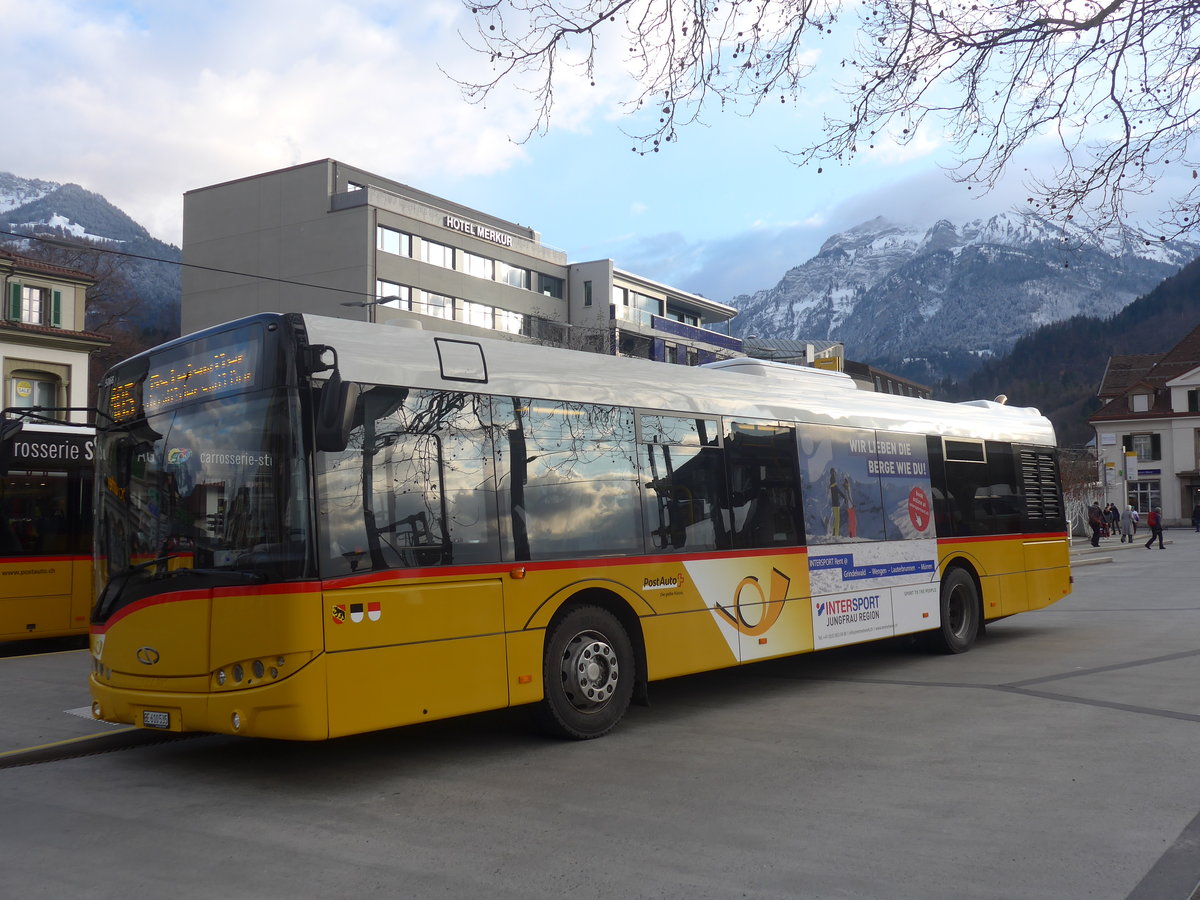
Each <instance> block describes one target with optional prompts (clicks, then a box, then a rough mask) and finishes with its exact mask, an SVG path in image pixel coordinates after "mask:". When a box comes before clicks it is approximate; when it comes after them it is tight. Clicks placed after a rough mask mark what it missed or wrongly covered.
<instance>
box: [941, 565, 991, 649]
mask: <svg viewBox="0 0 1200 900" xmlns="http://www.w3.org/2000/svg"><path fill="white" fill-rule="evenodd" d="M941 617H942V624H941V627H939V628H938V630H937V631H934V632H932V633H931V634H930V639H931V648H932V649H933V650H935V651H937V652H939V653H966V652H967V651H968V650H970V649H971V648H972V647H973V646H974V645H975V638H976V637H978V636H979V630H980V626H981V624H982V612H981V607H980V605H979V591H978V589H977V588H976V587H975V579H974V578H972V577H971V574H970V573H969V572H967V571H966V570H965V569H950V570H949V571H948V572H946V574H945V575H944V576H943V578H942V595H941Z"/></svg>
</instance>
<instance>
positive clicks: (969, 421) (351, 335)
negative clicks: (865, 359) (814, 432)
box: [300, 314, 1055, 445]
mask: <svg viewBox="0 0 1200 900" xmlns="http://www.w3.org/2000/svg"><path fill="white" fill-rule="evenodd" d="M300 318H301V319H302V321H303V323H304V327H305V330H306V332H307V336H308V340H309V342H310V343H313V344H328V345H330V346H332V347H334V348H335V349H336V350H337V354H338V360H339V368H340V371H341V376H342V378H343V379H347V380H350V381H356V382H360V383H364V384H394V385H403V386H406V387H416V388H429V389H440V390H464V391H477V392H479V393H486V394H496V395H501V396H514V397H530V398H536V399H546V400H550V399H560V400H569V401H574V402H579V403H602V404H610V405H620V406H632V407H638V408H641V409H649V410H655V411H662V412H677V413H684V414H687V415H709V416H715V415H725V416H744V417H748V418H749V417H752V418H760V419H772V420H780V421H800V422H813V423H823V424H830V425H847V426H854V427H859V428H872V429H882V430H889V431H899V432H910V433H920V434H941V435H946V436H951V437H972V438H984V439H995V440H1009V441H1017V442H1020V443H1030V444H1040V445H1053V444H1054V443H1055V439H1054V429H1053V426H1052V425H1051V424H1050V421H1049V420H1048V419H1047V418H1045V417H1044V416H1043V415H1041V413H1040V412H1038V410H1036V409H1032V408H1017V407H1010V406H1004V405H1001V404H999V403H993V402H987V401H971V402H969V403H945V402H942V401H937V400H922V399H919V398H916V397H904V396H900V395H896V394H882V393H875V392H873V391H867V390H861V389H859V388H858V387H857V385H856V384H855V382H854V381H853V379H851V378H850V377H849V376H847V375H844V374H841V373H830V372H825V371H822V370H820V369H812V368H807V367H801V366H788V365H784V364H781V363H769V364H767V363H765V362H764V361H759V360H731V361H724V362H722V363H720V364H717V365H714V366H698V367H691V366H682V365H670V364H667V363H661V362H652V361H649V360H640V359H629V358H621V357H613V356H606V355H604V354H597V353H587V352H583V351H579V350H566V349H562V348H558V347H544V346H538V345H531V344H526V343H517V342H514V341H504V340H497V339H491V338H474V337H465V336H462V335H457V334H450V333H443V332H433V331H426V330H423V329H420V328H403V327H395V326H392V325H386V324H374V323H365V322H355V321H351V320H347V319H336V318H328V317H324V316H314V315H309V314H303V315H302V316H301V317H300ZM751 373H752V374H751ZM318 377H323V376H320V375H319V376H318Z"/></svg>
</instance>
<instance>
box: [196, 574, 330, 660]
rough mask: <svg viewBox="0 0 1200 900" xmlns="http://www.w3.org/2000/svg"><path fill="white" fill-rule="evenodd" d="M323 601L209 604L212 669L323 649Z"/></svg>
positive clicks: (244, 599) (274, 597) (297, 598)
mask: <svg viewBox="0 0 1200 900" xmlns="http://www.w3.org/2000/svg"><path fill="white" fill-rule="evenodd" d="M322 618H323V617H322V615H321V595H320V593H318V592H316V591H313V592H309V593H296V594H257V595H256V594H250V595H245V594H238V595H236V596H228V597H223V596H218V597H214V598H213V604H212V665H211V668H213V669H217V668H220V667H222V666H228V665H230V664H232V663H235V662H240V661H245V660H252V659H262V660H263V661H264V662H266V663H268V664H269V663H270V660H271V658H272V657H276V656H281V655H284V654H291V653H302V652H304V651H309V652H311V653H312V654H314V655H315V654H317V653H319V652H320V651H321V649H322V648H323V647H324V643H325V635H324V632H323V630H322Z"/></svg>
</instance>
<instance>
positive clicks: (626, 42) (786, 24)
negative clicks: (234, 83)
mask: <svg viewBox="0 0 1200 900" xmlns="http://www.w3.org/2000/svg"><path fill="white" fill-rule="evenodd" d="M464 4H465V5H466V7H467V8H468V9H470V10H471V11H472V13H473V14H474V16H475V21H476V25H477V31H476V33H475V35H474V36H473V37H472V38H471V39H470V40H469V41H468V43H469V44H470V45H471V46H472V47H473V48H474V49H476V50H478V51H479V52H481V53H484V54H487V56H488V57H489V58H490V61H491V63H492V66H493V77H492V78H491V79H490V80H487V81H483V82H477V83H463V82H460V84H461V85H462V88H463V90H464V93H465V95H466V96H467V97H468V98H470V99H472V100H474V101H477V102H482V101H484V100H486V99H487V98H488V97H489V96H490V95H491V94H492V93H493V92H494V91H495V90H496V89H497V88H498V87H499V86H500V85H501V84H504V83H508V82H512V83H514V84H517V85H519V86H520V87H521V88H522V89H526V90H529V91H530V92H531V93H532V95H533V97H534V99H535V102H536V113H535V121H534V122H533V124H532V126H531V127H530V130H529V132H528V134H527V135H526V138H528V137H529V136H531V135H532V134H534V133H537V132H544V131H545V130H546V129H547V128H549V126H550V121H551V115H552V113H553V110H554V104H555V100H556V98H555V93H554V87H555V85H556V84H561V83H562V79H563V78H565V77H567V76H568V75H569V74H573V73H574V72H581V73H582V74H583V75H584V76H585V77H586V78H587V79H588V80H589V82H591V83H592V84H595V82H596V79H597V78H599V77H601V76H602V75H603V77H622V78H624V77H629V78H631V79H632V80H633V85H634V87H633V88H632V90H631V91H630V92H629V94H628V96H627V97H626V98H625V101H624V102H625V103H626V104H627V108H628V109H629V111H630V113H631V118H630V120H629V121H630V123H631V126H632V127H631V128H630V130H629V133H630V134H631V136H632V137H633V138H634V141H635V146H634V150H635V151H636V152H641V153H645V152H655V151H657V150H659V149H660V147H661V145H662V144H663V143H666V142H670V141H675V140H678V139H679V137H680V130H681V129H682V128H684V127H685V126H687V125H691V124H695V123H697V122H700V121H701V117H702V115H703V114H704V113H705V112H706V111H708V110H711V109H713V108H715V109H719V110H729V111H734V112H737V113H740V114H743V115H752V114H753V113H754V112H755V110H757V109H758V108H759V107H760V105H761V104H762V103H763V102H766V101H768V100H772V101H773V100H776V99H778V100H779V101H781V102H784V103H787V102H789V101H791V100H795V99H796V97H797V96H798V95H799V94H800V92H801V91H802V89H803V88H804V87H805V85H806V83H807V81H808V79H810V77H811V76H812V74H813V72H814V60H815V59H816V57H815V55H814V54H815V51H817V50H818V49H819V48H821V47H822V46H823V44H822V42H823V40H824V39H825V38H827V37H828V36H829V35H830V34H832V33H833V29H834V28H835V27H839V28H848V29H852V30H853V35H854V38H855V49H854V52H853V53H852V54H847V55H846V56H845V58H843V59H841V60H840V61H838V62H837V63H827V62H824V61H823V62H822V63H821V65H822V67H823V71H824V70H825V67H830V68H832V67H833V66H836V67H837V71H838V72H840V73H843V74H844V75H845V76H846V77H845V80H844V81H842V82H841V83H839V85H838V89H839V91H840V93H841V97H842V104H841V108H840V111H839V112H838V113H837V114H834V115H829V116H828V117H826V118H825V119H824V120H823V122H822V123H821V126H820V129H819V133H818V134H816V136H809V135H803V134H800V135H797V140H796V145H795V146H794V147H792V148H790V152H791V154H792V156H793V158H794V159H795V161H796V162H797V163H798V164H800V165H810V164H817V165H820V164H823V163H827V162H830V161H833V162H841V163H843V164H848V163H850V162H852V161H853V160H854V159H855V158H857V157H858V156H860V155H861V154H862V153H863V152H864V151H867V150H869V149H871V148H873V147H876V146H879V145H880V144H883V143H888V142H890V143H893V144H897V145H900V146H905V145H908V144H909V143H911V142H912V141H913V140H915V139H916V138H917V136H918V135H919V134H923V133H927V132H932V133H933V134H935V135H937V136H938V137H939V138H940V139H942V140H944V141H946V142H948V143H949V144H950V146H951V147H952V149H953V152H954V155H955V158H956V159H957V160H958V165H957V167H956V168H955V169H954V174H955V176H956V177H957V178H959V179H961V180H963V181H966V182H971V183H976V184H980V185H982V186H984V187H986V188H991V187H994V186H995V185H996V183H997V181H998V180H999V179H1000V177H1001V176H1002V175H1003V174H1004V173H1005V172H1006V171H1008V170H1009V169H1010V168H1011V167H1012V166H1014V165H1015V164H1016V154H1017V153H1018V151H1020V150H1021V149H1022V148H1028V147H1030V145H1032V144H1034V143H1036V142H1041V141H1043V140H1045V139H1046V138H1052V139H1053V140H1054V141H1055V142H1056V143H1057V146H1058V148H1059V152H1060V154H1061V160H1062V162H1061V165H1059V166H1058V168H1057V169H1056V170H1055V171H1054V172H1053V173H1052V174H1051V175H1050V176H1046V177H1043V178H1042V179H1041V180H1039V181H1034V182H1032V183H1031V185H1030V198H1029V199H1030V203H1031V205H1033V206H1034V207H1035V208H1036V209H1038V210H1039V211H1040V212H1042V213H1043V214H1045V215H1049V216H1053V217H1070V216H1074V215H1077V214H1084V215H1088V216H1090V217H1091V219H1092V220H1093V221H1094V222H1095V224H1096V225H1097V226H1103V225H1107V224H1115V223H1119V222H1123V221H1125V219H1126V218H1127V213H1128V210H1127V203H1128V201H1129V199H1131V198H1133V197H1136V196H1141V195H1146V194H1149V193H1150V192H1151V191H1152V189H1153V188H1154V187H1155V185H1156V184H1158V183H1159V182H1160V181H1161V179H1162V178H1163V177H1164V176H1169V175H1172V174H1188V175H1190V177H1191V179H1192V186H1191V189H1190V190H1189V189H1187V188H1186V187H1185V188H1184V189H1183V192H1182V193H1181V194H1177V195H1176V196H1172V197H1170V198H1169V199H1166V200H1164V201H1162V203H1161V206H1162V207H1163V209H1162V219H1161V221H1160V223H1158V224H1159V225H1160V226H1161V229H1162V235H1163V237H1164V238H1165V237H1173V236H1177V235H1179V234H1181V233H1183V232H1185V231H1188V230H1190V229H1191V228H1192V227H1193V226H1194V224H1195V223H1196V221H1197V216H1198V215H1200V179H1197V178H1196V176H1195V175H1194V174H1193V173H1194V172H1195V171H1200V160H1198V159H1197V158H1196V157H1197V152H1196V151H1195V150H1193V149H1191V146H1190V145H1191V141H1192V138H1193V133H1194V130H1195V128H1196V122H1197V115H1198V114H1200V90H1197V88H1200V84H1197V76H1198V75H1200V19H1198V15H1197V13H1198V12H1200V0H1108V2H1106V3H1105V2H1098V0H995V2H988V3H982V2H969V0H957V2H956V0H865V2H863V3H852V2H848V0H490V2H486V3H478V2H471V0H464ZM843 20H845V21H843ZM602 45H604V46H606V47H607V46H615V47H616V48H618V49H620V50H621V52H622V54H623V56H624V66H625V68H624V71H623V72H620V73H616V74H614V73H610V72H608V71H607V70H606V71H604V72H603V73H601V68H602V63H603V62H604V61H605V60H606V59H607V57H604V56H601V53H600V50H601V47H602ZM814 130H817V129H814Z"/></svg>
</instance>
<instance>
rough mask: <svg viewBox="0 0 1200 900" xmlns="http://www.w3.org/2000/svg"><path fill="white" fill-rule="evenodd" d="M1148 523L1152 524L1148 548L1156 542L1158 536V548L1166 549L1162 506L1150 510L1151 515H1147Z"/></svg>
mask: <svg viewBox="0 0 1200 900" xmlns="http://www.w3.org/2000/svg"><path fill="white" fill-rule="evenodd" d="M1146 524H1147V525H1149V526H1150V540H1148V541H1146V549H1147V550H1149V549H1150V545H1151V544H1153V543H1154V539H1155V538H1158V549H1159V550H1166V549H1167V548H1166V547H1164V546H1163V526H1162V507H1161V506H1156V507H1154V509H1152V510H1150V515H1148V516H1147V517H1146Z"/></svg>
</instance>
